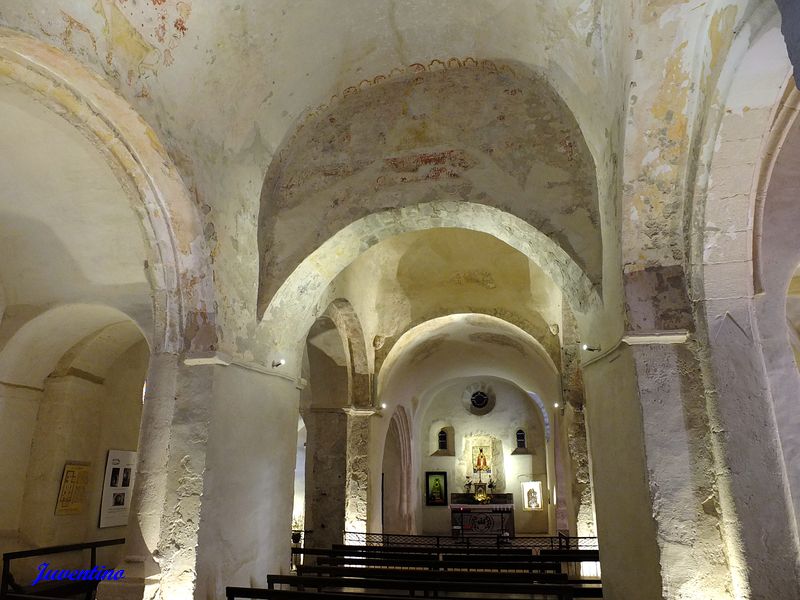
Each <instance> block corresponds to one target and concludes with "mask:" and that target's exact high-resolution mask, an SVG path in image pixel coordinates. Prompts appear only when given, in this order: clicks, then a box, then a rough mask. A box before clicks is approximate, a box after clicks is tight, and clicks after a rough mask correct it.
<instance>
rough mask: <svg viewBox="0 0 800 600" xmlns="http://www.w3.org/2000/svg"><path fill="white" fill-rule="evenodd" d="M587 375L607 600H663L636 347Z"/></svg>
mask: <svg viewBox="0 0 800 600" xmlns="http://www.w3.org/2000/svg"><path fill="white" fill-rule="evenodd" d="M583 377H584V382H585V385H586V411H587V415H586V423H587V425H588V426H589V431H588V434H589V436H588V437H589V443H590V448H591V456H592V468H593V470H594V477H593V481H594V500H595V509H596V512H597V534H598V536H599V540H600V560H601V563H602V565H603V597H604V598H606V599H607V600H629V599H631V598H647V599H648V600H656V599H658V598H662V595H661V572H660V555H659V548H658V545H657V543H656V523H655V521H654V519H653V513H652V505H651V498H650V488H649V481H648V477H647V465H646V454H645V450H644V448H645V435H644V431H643V427H642V409H641V406H640V403H639V393H638V387H637V382H636V369H635V363H634V359H633V355H632V352H631V350H630V348H628V347H627V346H625V345H622V346H619V347H617V348H616V349H615V350H613V351H611V352H609V353H608V354H606V355H604V356H601V357H599V358H596V359H592V360H590V361H587V362H586V363H584V365H583ZM701 597H702V596H701Z"/></svg>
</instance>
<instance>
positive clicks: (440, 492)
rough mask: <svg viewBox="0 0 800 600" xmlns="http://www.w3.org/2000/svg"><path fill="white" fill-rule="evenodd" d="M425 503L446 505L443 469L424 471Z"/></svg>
mask: <svg viewBox="0 0 800 600" xmlns="http://www.w3.org/2000/svg"><path fill="white" fill-rule="evenodd" d="M425 505H426V506H447V505H448V502H447V473H446V472H445V471H426V472H425Z"/></svg>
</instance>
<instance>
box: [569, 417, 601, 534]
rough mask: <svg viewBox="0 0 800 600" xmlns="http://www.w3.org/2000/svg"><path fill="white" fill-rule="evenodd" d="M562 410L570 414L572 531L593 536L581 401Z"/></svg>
mask: <svg viewBox="0 0 800 600" xmlns="http://www.w3.org/2000/svg"><path fill="white" fill-rule="evenodd" d="M566 411H567V412H568V413H569V414H570V419H569V426H568V429H567V442H568V445H569V455H570V458H571V459H572V498H573V503H574V504H573V506H574V511H575V534H576V535H578V536H580V537H594V536H596V535H597V527H596V526H595V523H594V498H593V495H592V481H591V470H590V466H589V446H588V442H587V439H586V419H585V415H584V410H583V405H582V404H581V405H577V406H576V405H572V404H568V405H567V407H566Z"/></svg>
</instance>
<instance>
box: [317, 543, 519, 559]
mask: <svg viewBox="0 0 800 600" xmlns="http://www.w3.org/2000/svg"><path fill="white" fill-rule="evenodd" d="M332 549H333V550H347V551H349V552H362V553H381V552H402V553H404V554H430V553H438V554H442V553H446V554H502V555H504V556H511V555H525V556H529V555H531V554H533V551H532V550H531V549H530V548H498V547H494V546H490V547H487V546H479V547H475V546H355V545H354V546H348V545H347V544H334V545H333V546H332Z"/></svg>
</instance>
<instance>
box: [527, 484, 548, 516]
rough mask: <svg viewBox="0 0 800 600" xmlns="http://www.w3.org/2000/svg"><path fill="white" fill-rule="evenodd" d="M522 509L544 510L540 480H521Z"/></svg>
mask: <svg viewBox="0 0 800 600" xmlns="http://www.w3.org/2000/svg"><path fill="white" fill-rule="evenodd" d="M522 510H544V498H542V482H541V481H523V482H522Z"/></svg>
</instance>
